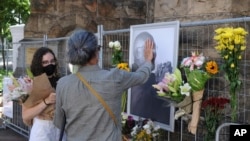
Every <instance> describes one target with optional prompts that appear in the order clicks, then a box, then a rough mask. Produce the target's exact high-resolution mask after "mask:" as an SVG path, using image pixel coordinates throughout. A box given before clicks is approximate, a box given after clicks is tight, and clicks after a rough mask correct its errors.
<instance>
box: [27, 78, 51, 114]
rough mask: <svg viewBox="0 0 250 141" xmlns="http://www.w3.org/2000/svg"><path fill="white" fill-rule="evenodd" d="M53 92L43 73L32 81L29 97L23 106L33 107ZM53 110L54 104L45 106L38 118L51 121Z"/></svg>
mask: <svg viewBox="0 0 250 141" xmlns="http://www.w3.org/2000/svg"><path fill="white" fill-rule="evenodd" d="M53 92H55V89H54V88H53V87H52V86H51V84H50V82H49V79H48V77H47V75H46V74H45V73H43V74H41V75H39V76H36V77H34V79H33V86H32V90H31V92H30V94H29V97H28V98H27V100H26V101H25V102H24V103H23V105H24V106H25V107H28V108H29V107H33V106H35V105H37V104H38V103H40V102H41V101H42V100H43V99H45V98H46V97H48V96H49V95H50V93H53ZM54 108H55V105H54V104H51V105H49V106H47V107H46V108H45V109H44V110H43V112H42V113H41V114H40V115H39V116H43V117H44V118H46V119H53V116H54Z"/></svg>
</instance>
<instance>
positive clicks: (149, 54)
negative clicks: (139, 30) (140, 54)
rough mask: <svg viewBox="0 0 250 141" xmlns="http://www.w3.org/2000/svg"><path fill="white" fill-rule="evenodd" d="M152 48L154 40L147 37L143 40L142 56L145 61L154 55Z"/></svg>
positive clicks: (150, 59) (149, 60)
mask: <svg viewBox="0 0 250 141" xmlns="http://www.w3.org/2000/svg"><path fill="white" fill-rule="evenodd" d="M153 50H154V42H153V41H152V40H150V39H147V40H146V41H145V48H144V58H145V61H148V62H151V61H152V59H153V57H154V55H153Z"/></svg>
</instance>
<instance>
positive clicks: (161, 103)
mask: <svg viewBox="0 0 250 141" xmlns="http://www.w3.org/2000/svg"><path fill="white" fill-rule="evenodd" d="M179 26H180V25H179V21H172V22H162V23H152V24H141V25H133V26H131V27H130V52H129V62H130V67H131V68H132V71H136V69H137V68H139V67H140V65H142V64H143V62H144V45H145V41H146V39H151V40H152V41H153V42H154V46H155V47H154V59H153V61H152V63H153V68H152V71H151V74H150V77H149V79H148V81H147V82H146V83H144V84H143V85H139V86H135V87H132V88H130V89H129V90H128V105H127V112H128V114H130V115H132V116H133V118H134V119H136V120H139V119H140V118H142V119H145V118H147V119H151V120H152V121H154V122H155V123H156V124H158V125H160V127H161V128H162V129H165V130H168V131H171V132H173V131H174V123H175V119H174V113H175V107H174V105H173V104H171V102H170V101H166V100H163V99H162V98H160V97H159V96H157V93H156V89H155V88H153V86H152V85H153V84H157V83H159V82H160V81H161V80H162V79H163V77H164V75H165V73H167V72H169V73H172V72H173V70H174V69H175V68H176V67H177V59H178V49H179V47H178V45H179Z"/></svg>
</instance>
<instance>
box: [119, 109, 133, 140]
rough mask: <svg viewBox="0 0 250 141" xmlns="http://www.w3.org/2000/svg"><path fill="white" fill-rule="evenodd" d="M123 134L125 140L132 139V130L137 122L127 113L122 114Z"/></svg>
mask: <svg viewBox="0 0 250 141" xmlns="http://www.w3.org/2000/svg"><path fill="white" fill-rule="evenodd" d="M121 115H122V134H123V138H126V139H127V138H131V134H130V133H131V132H132V129H133V128H134V126H135V123H136V122H135V120H134V119H133V117H132V116H130V115H128V114H127V113H125V112H122V114H121Z"/></svg>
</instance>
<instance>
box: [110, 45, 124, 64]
mask: <svg viewBox="0 0 250 141" xmlns="http://www.w3.org/2000/svg"><path fill="white" fill-rule="evenodd" d="M109 48H111V49H113V54H112V65H114V66H116V65H117V64H119V63H121V62H122V50H121V44H120V42H119V41H114V42H112V41H110V42H109Z"/></svg>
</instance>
